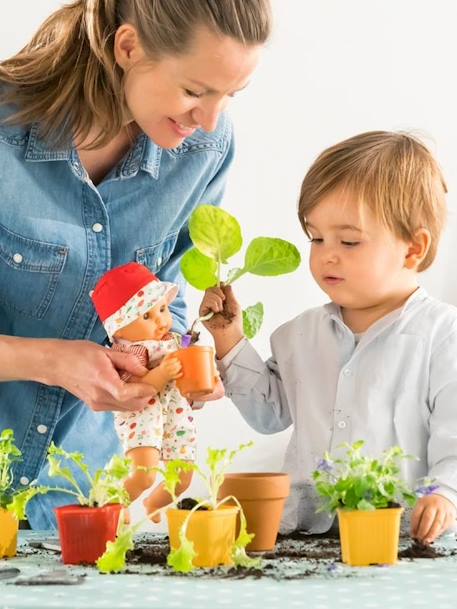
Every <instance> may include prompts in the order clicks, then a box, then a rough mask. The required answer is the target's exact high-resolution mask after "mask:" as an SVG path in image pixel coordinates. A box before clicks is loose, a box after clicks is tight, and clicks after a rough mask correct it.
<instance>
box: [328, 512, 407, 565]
mask: <svg viewBox="0 0 457 609" xmlns="http://www.w3.org/2000/svg"><path fill="white" fill-rule="evenodd" d="M402 512H403V508H386V509H379V510H374V511H372V512H367V511H363V510H338V522H339V527H340V540H341V555H342V559H343V562H344V563H346V564H347V565H351V566H352V567H367V566H368V565H374V564H385V565H393V564H395V563H396V562H397V557H398V538H399V536H400V519H401V514H402Z"/></svg>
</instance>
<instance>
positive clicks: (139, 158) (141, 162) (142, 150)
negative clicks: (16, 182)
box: [25, 123, 162, 179]
mask: <svg viewBox="0 0 457 609" xmlns="http://www.w3.org/2000/svg"><path fill="white" fill-rule="evenodd" d="M161 156H162V148H161V147H160V146H157V144H155V143H154V142H153V141H152V140H151V139H150V138H148V137H147V135H145V134H144V133H141V134H140V135H139V136H138V137H137V139H136V142H135V144H134V146H133V147H132V148H131V150H130V152H129V153H128V155H127V156H126V157H125V159H124V160H123V161H122V163H121V166H120V176H121V178H130V177H133V176H135V175H136V174H137V173H138V171H139V170H140V169H142V170H143V171H146V172H147V173H149V174H150V175H152V177H153V178H155V179H157V178H158V177H159V168H160V159H161ZM75 157H77V154H76V150H75V148H74V147H73V146H70V147H67V148H55V147H52V146H51V145H50V144H49V143H48V142H47V141H46V140H45V139H43V138H42V137H41V136H40V132H39V125H38V123H34V124H33V125H32V127H31V129H30V135H29V140H28V143H27V149H26V151H25V159H26V160H27V161H32V162H40V161H68V160H70V159H72V161H73V162H74V161H75Z"/></svg>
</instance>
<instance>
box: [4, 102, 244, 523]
mask: <svg viewBox="0 0 457 609" xmlns="http://www.w3.org/2000/svg"><path fill="white" fill-rule="evenodd" d="M10 112H11V109H10V108H8V107H0V334H7V335H13V336H23V337H41V338H50V337H53V338H63V339H87V340H92V341H95V342H97V343H99V344H103V343H104V341H105V340H106V334H105V332H104V330H103V327H102V326H101V324H100V322H99V321H98V318H97V314H96V312H95V310H94V307H93V304H92V302H91V298H90V294H91V290H93V288H94V286H95V284H96V283H97V280H98V279H99V278H100V277H101V276H102V275H103V274H104V273H105V272H106V271H108V270H109V269H110V268H112V267H114V266H117V265H120V264H124V263H126V262H129V261H132V260H136V261H137V262H140V263H142V264H145V265H147V266H148V267H149V268H150V269H151V270H152V271H153V272H154V273H156V274H157V275H158V276H159V277H160V279H162V280H165V281H172V282H175V283H178V284H180V286H181V289H180V294H179V296H178V297H177V298H176V300H175V301H174V302H173V304H172V305H171V307H170V308H171V310H172V313H173V315H174V321H175V325H174V329H175V330H176V331H178V332H183V331H185V329H186V319H185V317H186V311H185V303H184V301H183V282H182V279H181V277H180V275H179V261H180V258H181V256H182V254H183V253H184V251H185V250H186V249H188V248H189V247H190V245H191V244H190V240H189V235H188V230H187V224H186V223H187V219H188V217H189V215H190V214H191V212H192V211H193V209H195V207H196V206H197V205H199V204H201V203H207V204H215V205H218V204H219V203H220V201H221V198H222V193H223V189H224V183H225V179H226V173H227V169H228V167H229V165H230V163H231V160H232V157H233V138H232V129H231V123H230V121H229V119H228V118H227V116H226V115H222V116H221V117H220V120H219V122H218V125H217V128H216V130H215V131H214V132H213V133H205V132H203V131H197V132H195V133H194V134H193V135H192V136H191V137H189V138H187V139H186V140H185V141H184V142H183V144H182V145H181V146H179V147H178V148H175V149H172V150H166V149H162V148H160V147H158V146H157V145H155V144H154V142H152V141H151V140H150V139H149V138H148V137H146V135H144V134H142V135H140V136H139V137H138V138H137V140H136V142H135V144H134V146H133V147H132V149H131V150H130V152H129V153H128V154H127V155H126V157H125V158H124V159H123V160H122V161H121V162H120V163H119V164H118V165H117V166H116V167H115V168H114V169H113V170H112V171H111V173H110V174H109V175H108V176H106V177H105V179H104V180H103V181H102V182H101V183H100V184H99V185H98V186H97V187H95V186H94V185H93V184H92V182H91V181H90V179H89V178H88V176H87V174H86V171H85V170H84V168H83V166H82V165H81V163H80V160H79V157H78V154H77V151H76V150H75V148H69V149H57V150H56V149H53V148H51V147H50V146H49V145H48V144H47V143H46V141H44V140H43V139H41V138H40V133H39V129H38V125H33V126H32V127H31V128H30V129H27V128H21V127H11V126H6V125H5V124H4V123H3V124H2V119H4V118H5V117H7V116H8V114H9V113H10ZM7 427H10V428H12V429H13V430H14V432H15V436H16V441H17V444H18V446H19V447H20V449H21V450H22V452H23V456H24V459H23V461H22V462H21V463H19V464H18V465H17V466H16V467H15V470H14V476H15V484H16V485H17V486H18V487H19V488H21V485H26V484H27V483H28V482H29V481H32V480H34V479H36V478H38V481H39V482H40V483H43V484H47V483H50V484H51V485H55V482H54V481H53V480H49V479H48V477H47V475H46V471H45V469H44V466H45V459H46V453H47V449H48V446H49V444H50V442H51V440H53V441H54V442H55V443H56V444H58V445H61V446H63V447H64V448H65V449H66V450H69V451H74V450H78V451H82V452H84V453H85V455H86V458H87V461H88V463H89V465H90V467H91V468H92V469H94V468H96V467H101V466H103V465H104V464H105V463H106V462H107V460H108V459H109V458H110V457H111V455H112V454H113V453H116V452H120V447H119V443H118V439H117V437H116V435H115V433H114V429H113V422H112V414H111V413H94V412H92V411H91V410H90V409H89V408H87V407H86V406H84V405H83V404H82V403H81V402H79V401H78V400H77V399H76V398H75V397H74V396H72V395H70V394H68V393H66V392H65V391H64V390H63V389H61V388H59V387H47V386H45V385H41V384H39V383H33V382H7V383H0V429H3V428H7ZM79 482H80V483H81V484H82V485H83V486H84V488H86V481H85V480H84V479H83V478H81V479H80V480H79ZM62 502H65V503H68V502H69V499H68V496H65V495H62V496H57V495H56V494H55V493H51V494H49V495H47V496H43V497H38V498H36V499H34V500H33V502H32V503H31V504H30V509H29V512H28V517H29V520H30V522H31V524H32V526H33V527H34V528H40V529H46V528H49V527H52V526H54V516H53V512H52V508H53V507H55V506H56V505H58V504H61V503H62Z"/></svg>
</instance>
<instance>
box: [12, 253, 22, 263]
mask: <svg viewBox="0 0 457 609" xmlns="http://www.w3.org/2000/svg"><path fill="white" fill-rule="evenodd" d="M13 260H14V262H15V263H16V264H21V262H22V261H23V260H24V257H23V256H22V254H19V253H18V254H14V256H13Z"/></svg>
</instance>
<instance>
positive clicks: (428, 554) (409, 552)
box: [398, 539, 456, 559]
mask: <svg viewBox="0 0 457 609" xmlns="http://www.w3.org/2000/svg"><path fill="white" fill-rule="evenodd" d="M455 554H456V551H455V550H444V549H438V548H436V547H435V546H433V545H430V544H425V543H421V542H420V541H418V540H417V539H414V540H413V541H412V543H411V544H410V545H409V546H408V547H407V548H405V549H404V550H400V552H399V553H398V558H411V559H414V558H433V559H434V558H443V557H445V556H455Z"/></svg>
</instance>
